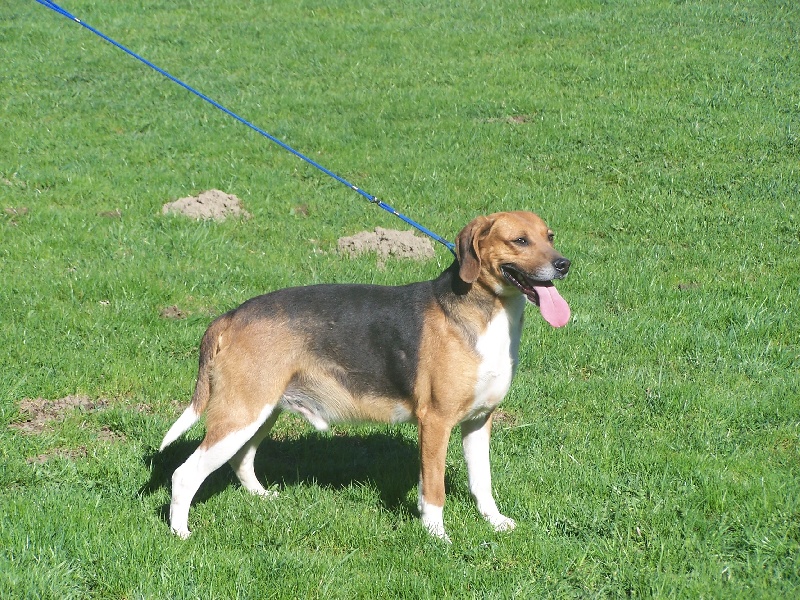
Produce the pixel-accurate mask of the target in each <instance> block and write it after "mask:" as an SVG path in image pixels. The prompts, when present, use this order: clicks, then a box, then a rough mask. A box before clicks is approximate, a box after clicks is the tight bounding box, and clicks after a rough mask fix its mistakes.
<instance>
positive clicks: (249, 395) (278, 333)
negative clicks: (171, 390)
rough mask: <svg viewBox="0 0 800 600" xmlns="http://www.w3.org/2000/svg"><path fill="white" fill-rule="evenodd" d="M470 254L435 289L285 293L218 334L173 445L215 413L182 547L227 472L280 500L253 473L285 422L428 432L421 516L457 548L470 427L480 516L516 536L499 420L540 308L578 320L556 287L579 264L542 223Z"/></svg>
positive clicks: (487, 220)
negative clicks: (455, 528) (451, 519)
mask: <svg viewBox="0 0 800 600" xmlns="http://www.w3.org/2000/svg"><path fill="white" fill-rule="evenodd" d="M456 242H457V243H456V250H457V257H458V258H457V260H455V261H454V262H453V264H452V265H451V266H450V267H448V268H447V269H446V270H445V271H444V272H443V273H442V274H441V275H439V277H437V278H436V279H434V280H432V281H423V282H419V283H412V284H410V285H404V286H398V287H389V286H376V285H358V284H352V285H351V284H336V285H314V286H308V287H296V288H289V289H283V290H279V291H276V292H273V293H270V294H266V295H263V296H258V297H256V298H252V299H251V300H248V301H247V302H245V303H244V304H242V305H241V306H240V307H238V308H236V309H235V310H232V311H230V312H228V313H226V314H224V315H222V316H221V317H219V318H217V319H216V320H215V321H214V322H213V323H211V325H210V326H209V328H208V330H207V331H206V333H205V335H204V336H203V340H202V343H201V345H200V367H199V372H198V376H197V385H196V387H195V391H194V396H193V397H192V402H191V404H190V405H189V407H188V408H187V409H186V410H185V411H184V413H183V414H182V415H181V416H180V417H179V418H178V420H177V421H176V422H175V423H174V424H173V425H172V427H171V428H170V430H169V431H168V432H167V434H166V436H165V437H164V441H163V442H162V444H161V450H163V449H164V448H165V447H166V446H168V445H169V444H171V443H172V442H174V441H175V440H176V439H177V438H178V437H179V436H180V435H182V434H183V433H184V432H185V431H186V430H188V429H189V427H191V426H192V425H193V424H194V423H196V422H197V421H198V419H199V418H200V416H201V415H202V414H203V413H205V415H206V435H205V438H204V439H203V441H202V443H201V444H200V446H199V447H198V448H197V450H196V451H195V452H194V453H193V454H192V455H191V456H190V457H189V458H188V459H187V460H186V462H185V463H183V464H182V465H181V466H180V467H178V468H177V469H176V470H175V473H174V474H173V477H172V502H171V504H170V525H171V527H172V530H173V531H174V532H175V533H176V534H177V535H179V536H181V537H183V538H186V537H188V536H189V527H188V519H189V506H190V504H191V502H192V498H193V497H194V495H195V492H197V490H198V488H199V487H200V484H201V483H202V482H203V481H204V480H205V479H206V477H208V475H210V474H211V473H212V472H213V471H214V470H216V469H218V468H219V467H220V466H222V465H223V464H224V463H225V462H228V463H230V464H231V466H232V467H233V469H234V471H235V472H236V475H237V476H238V478H239V480H240V481H241V483H242V485H243V486H244V487H245V488H246V489H247V490H249V491H250V492H253V493H255V494H260V495H262V496H271V495H274V493H271V492H269V491H267V490H266V489H264V487H263V486H262V485H261V483H260V482H259V481H258V479H257V478H256V475H255V472H254V467H253V464H254V458H255V454H256V450H257V449H258V446H259V444H260V443H261V441H262V440H263V439H264V438H265V437H266V435H267V434H268V433H269V431H270V429H271V428H272V426H273V425H274V423H275V421H276V419H277V418H278V415H279V414H280V413H281V412H282V411H284V410H288V411H291V412H294V413H298V414H300V415H302V416H303V417H305V418H306V419H308V421H309V422H310V423H311V424H312V425H313V426H314V427H316V428H317V429H319V430H324V429H327V428H328V425H329V424H330V423H335V422H342V421H350V422H352V421H379V422H388V423H400V422H414V423H416V424H417V427H418V433H419V446H420V484H419V513H420V517H421V519H422V523H423V525H424V526H425V527H426V529H427V530H428V531H429V532H430V533H431V534H433V535H434V536H437V537H439V538H442V539H444V540H449V538H448V536H447V534H446V533H445V528H444V521H443V519H442V508H443V506H444V499H445V486H444V470H445V458H446V453H447V445H448V440H449V438H450V432H451V430H452V429H453V427H455V426H456V425H460V426H461V436H462V443H463V449H464V458H465V460H466V464H467V472H468V478H469V489H470V492H471V494H472V496H473V497H474V498H475V502H476V503H477V507H478V511H479V512H480V514H481V515H483V517H484V518H485V519H486V520H487V521H489V523H491V525H492V526H493V527H494V528H495V530H497V531H502V530H510V529H513V528H514V527H515V526H516V524H515V523H514V521H513V520H512V519H509V518H508V517H506V516H504V515H502V514H501V513H500V511H499V510H498V508H497V505H496V504H495V501H494V498H493V496H492V482H491V473H490V468H489V435H490V430H491V423H492V412H493V411H494V409H495V408H496V407H497V405H498V404H499V403H500V401H501V400H502V399H503V397H504V396H505V395H506V392H507V391H508V389H509V386H510V385H511V379H512V377H513V376H514V372H515V370H516V367H517V354H518V350H519V343H520V334H521V330H522V321H523V311H524V308H525V303H526V301H530V302H532V303H534V304H536V305H538V306H539V310H540V311H541V314H542V316H543V317H544V319H545V320H546V321H547V322H548V323H550V324H551V325H552V326H554V327H561V326H563V325H565V324H566V323H567V322H568V321H569V316H570V311H569V306H568V305H567V303H566V302H565V301H564V300H563V298H562V297H561V296H560V295H559V294H558V292H557V291H556V289H555V287H553V284H552V280H553V279H561V278H563V277H564V276H566V274H567V271H568V270H569V266H570V261H569V260H567V259H566V258H564V257H563V256H562V255H561V254H559V253H558V252H557V251H556V250H555V249H554V248H553V233H552V231H551V230H550V229H548V227H547V225H546V224H545V223H544V221H542V220H541V219H540V218H539V217H537V216H536V215H534V214H533V213H530V212H504V213H495V214H492V215H489V216H488V217H484V216H481V217H477V218H476V219H474V220H473V221H471V222H470V223H469V224H468V225H467V226H466V227H465V228H464V229H463V230H462V231H461V233H459V234H458V239H457V240H456Z"/></svg>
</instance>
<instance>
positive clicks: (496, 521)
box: [486, 513, 517, 532]
mask: <svg viewBox="0 0 800 600" xmlns="http://www.w3.org/2000/svg"><path fill="white" fill-rule="evenodd" d="M486 520H487V521H489V523H491V525H492V527H493V528H494V530H495V531H498V532H499V531H512V530H513V529H514V528H515V527H516V526H517V523H516V521H514V519H509V518H508V517H505V516H503V515H501V514H500V513H498V514H496V515H493V516H491V517H486Z"/></svg>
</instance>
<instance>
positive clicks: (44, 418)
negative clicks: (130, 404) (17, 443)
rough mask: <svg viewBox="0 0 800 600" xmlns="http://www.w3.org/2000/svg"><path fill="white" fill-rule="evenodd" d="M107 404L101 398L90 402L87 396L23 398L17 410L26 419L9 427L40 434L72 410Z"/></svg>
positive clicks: (92, 408) (94, 408) (93, 407)
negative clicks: (48, 398) (46, 398)
mask: <svg viewBox="0 0 800 600" xmlns="http://www.w3.org/2000/svg"><path fill="white" fill-rule="evenodd" d="M107 404H108V403H107V401H106V400H104V399H102V398H101V399H100V400H92V399H91V398H89V397H88V396H67V397H66V398H59V399H58V400H45V399H44V398H36V399H33V400H32V399H30V398H25V399H24V400H22V401H21V402H20V403H19V409H20V411H21V412H22V413H24V414H25V415H26V417H27V418H26V419H25V420H24V421H22V422H19V423H11V424H10V425H9V427H11V428H12V429H17V430H19V431H22V432H23V433H29V434H40V433H43V432H44V431H45V430H46V429H47V427H48V426H49V424H50V422H51V421H61V420H63V419H64V417H65V416H66V415H67V414H68V413H70V412H72V411H73V410H76V409H80V410H84V411H92V410H98V409H101V408H105V407H106V405H107Z"/></svg>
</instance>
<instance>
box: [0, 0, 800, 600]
mask: <svg viewBox="0 0 800 600" xmlns="http://www.w3.org/2000/svg"><path fill="white" fill-rule="evenodd" d="M384 4H385V3H384ZM66 8H67V9H69V10H71V11H72V12H74V13H76V14H77V15H78V16H80V17H81V18H83V19H85V20H86V21H87V22H88V23H90V24H92V25H94V26H95V27H98V28H99V29H101V30H103V31H104V32H105V33H107V34H109V35H111V36H112V37H114V38H116V39H118V40H120V41H121V42H123V43H125V44H127V45H128V46H130V47H131V48H132V49H133V50H135V51H137V52H140V53H142V54H144V55H145V56H147V57H148V58H149V59H151V60H153V61H154V62H156V63H157V64H159V65H160V66H162V67H164V68H166V69H167V70H169V71H170V72H172V73H173V74H175V75H176V76H178V77H181V78H183V79H185V80H186V81H188V82H189V83H190V84H192V85H194V86H196V87H198V88H200V89H201V90H202V91H203V92H204V93H206V94H208V95H210V96H211V97H213V98H215V99H217V100H219V101H221V102H223V103H224V104H226V105H228V106H229V107H230V108H232V109H233V110H235V111H236V112H238V113H240V114H242V116H244V117H245V118H247V119H249V120H251V121H253V122H255V123H257V124H258V125H260V126H262V127H264V128H265V129H267V130H268V131H270V132H271V133H273V134H275V135H277V136H279V137H280V138H281V139H284V140H286V141H287V142H288V143H290V144H292V145H293V146H295V147H297V148H298V149H299V150H301V151H303V152H306V153H308V154H310V155H311V156H312V157H313V158H315V159H316V160H319V161H320V162H322V163H323V164H324V165H325V166H327V167H329V168H331V169H333V170H334V171H336V172H338V173H340V174H342V175H343V176H345V177H347V178H348V179H349V180H351V181H353V183H356V184H357V185H359V186H360V187H362V188H364V189H366V190H368V191H369V192H371V193H373V194H375V195H377V196H378V197H380V198H383V199H385V200H387V201H388V202H389V203H390V204H393V205H394V206H396V207H397V208H398V209H400V210H402V211H404V212H407V213H408V214H409V215H410V216H412V217H414V218H417V219H419V220H420V221H422V222H423V223H424V224H425V225H426V226H428V227H430V228H432V229H433V230H435V231H437V232H438V233H441V234H443V235H445V236H447V237H450V238H452V237H454V236H455V234H456V233H457V231H458V230H459V228H460V227H461V226H463V225H464V224H465V223H466V222H467V221H468V220H470V219H471V218H472V217H473V216H475V215H476V214H480V213H484V212H488V211H495V210H505V209H512V208H525V209H531V210H534V211H536V212H538V213H540V214H541V215H542V216H543V217H545V218H546V219H547V220H548V222H549V223H550V224H551V226H552V227H553V228H554V229H555V231H556V233H557V241H558V246H559V248H560V249H561V250H562V251H563V252H564V254H565V255H567V256H568V257H569V258H571V259H572V260H573V263H574V266H573V269H572V272H571V274H570V277H569V278H568V279H567V280H566V281H564V282H563V283H561V284H560V285H559V288H560V290H561V291H562V293H563V295H564V297H565V298H567V300H568V301H569V302H570V304H571V306H572V310H573V315H574V316H573V320H572V322H571V323H570V324H569V326H567V327H565V328H564V329H561V330H552V329H549V328H547V327H546V325H545V324H544V323H543V321H541V319H539V318H538V316H537V315H536V314H535V311H531V312H530V313H529V318H528V323H527V326H526V330H525V334H524V339H523V350H522V364H521V367H520V371H519V375H518V378H517V379H516V380H515V383H514V386H513V388H512V391H511V393H510V395H509V397H508V399H507V402H506V403H505V405H504V408H503V410H504V413H503V418H502V419H500V422H499V423H498V425H497V427H496V433H495V436H494V441H493V462H494V473H495V481H494V484H495V488H496V493H497V496H498V499H499V501H500V504H501V507H502V509H503V510H504V512H506V513H507V514H509V515H510V516H513V517H514V518H515V519H516V520H517V522H518V523H519V527H518V529H517V530H516V531H515V532H514V533H512V534H510V535H496V534H494V533H492V532H491V531H489V529H488V528H487V527H486V525H485V524H484V523H483V522H481V520H480V519H479V518H478V517H477V515H476V514H475V511H474V508H473V506H472V503H471V501H470V499H469V494H468V492H467V489H466V484H465V480H466V475H465V470H464V466H463V461H462V459H461V457H460V451H459V448H458V440H457V439H455V437H454V439H453V440H452V446H451V449H450V453H449V458H448V487H449V495H448V504H447V507H446V510H445V523H446V524H447V527H448V529H449V532H450V535H451V537H452V538H453V541H454V543H453V545H452V546H451V547H444V546H443V545H441V544H439V543H437V542H436V541H434V540H431V539H429V538H428V537H427V536H426V534H424V533H423V531H422V530H421V527H420V526H419V524H418V523H417V521H416V516H415V508H414V505H415V497H416V477H417V475H416V470H417V462H416V461H417V459H416V447H415V440H414V438H415V434H414V430H413V428H409V427H397V428H391V427H372V428H367V427H337V428H336V429H335V432H334V433H333V434H332V435H327V436H326V435H319V434H316V433H313V432H312V431H311V430H310V428H309V427H307V426H306V425H304V424H303V423H301V422H300V421H295V420H292V419H290V418H287V419H285V420H283V421H281V422H280V423H279V425H278V427H277V429H276V434H275V436H274V439H273V440H271V441H268V442H266V443H265V446H264V449H263V451H262V453H261V455H260V458H259V473H260V475H262V477H263V479H264V480H265V481H268V482H269V483H271V484H273V485H276V486H277V487H278V488H280V490H281V497H280V499H278V500H277V501H274V502H264V501H263V500H260V499H258V498H253V497H250V496H249V495H247V494H246V493H245V492H243V491H242V490H241V489H240V488H239V487H238V486H237V485H236V484H235V483H234V479H233V477H232V475H231V474H230V473H229V472H227V471H226V470H224V469H223V470H221V471H220V472H219V473H218V474H215V475H214V476H213V477H212V478H211V479H210V480H209V482H208V483H207V484H206V486H204V488H203V489H202V490H201V492H200V494H199V497H198V501H197V503H196V505H195V506H194V507H193V509H192V513H191V517H190V525H191V526H192V528H193V529H194V530H195V533H194V535H193V537H192V538H191V539H190V540H188V541H186V542H181V541H179V540H177V539H175V538H174V537H172V536H170V535H169V533H168V527H167V525H166V523H165V521H164V509H165V505H166V503H167V502H168V498H169V489H168V478H169V474H170V472H171V469H173V468H174V467H175V466H176V465H177V464H178V463H179V462H180V461H181V460H182V459H183V458H185V456H187V455H188V454H189V453H190V452H191V451H192V449H193V447H194V445H196V444H197V443H198V440H199V439H200V437H201V436H202V431H201V429H200V428H198V429H195V430H192V432H191V433H190V435H189V436H188V438H187V439H186V440H184V441H182V442H179V443H178V444H176V446H175V447H173V448H170V449H169V450H168V451H167V452H166V453H165V454H164V455H163V456H160V455H157V454H155V449H156V448H157V446H158V443H159V442H160V440H161V436H162V435H163V433H164V431H165V430H166V428H167V427H168V426H169V424H170V423H171V421H172V420H173V419H174V418H175V416H176V415H177V414H178V413H179V411H180V409H181V407H182V406H183V405H184V404H185V403H186V402H187V401H188V398H189V395H190V393H191V389H192V385H193V379H194V374H195V368H196V351H197V344H198V340H199V338H200V336H201V335H202V332H203V330H204V328H205V326H206V325H207V324H208V322H209V321H210V320H211V318H212V317H213V316H214V315H216V314H218V313H219V312H222V311H224V310H227V309H229V308H232V307H233V306H236V305H237V304H238V303H240V302H241V301H242V300H244V299H246V298H248V297H250V296H253V295H255V294H258V293H262V292H264V291H267V290H271V289H275V288H278V287H282V286H286V285H292V284H307V283H314V282H321V281H368V282H370V281H374V282H377V283H386V284H394V283H404V282H408V281H413V280H418V279H423V278H430V277H433V276H434V275H435V274H437V273H438V272H439V271H440V270H441V269H442V268H444V266H446V265H447V263H448V262H449V260H450V255H449V253H447V251H446V250H444V249H440V250H438V251H437V257H436V258H435V259H432V260H430V261H427V262H423V263H411V262H400V261H396V260H389V262H388V264H387V266H386V268H385V269H383V270H381V269H377V268H376V266H375V263H376V261H375V258H374V257H364V258H360V259H355V260H342V258H341V257H339V256H338V255H337V254H336V252H335V243H336V239H337V238H338V237H339V236H341V235H350V234H352V233H354V232H356V231H359V230H362V229H369V228H372V227H374V226H376V225H381V226H386V227H399V226H400V223H399V221H396V220H393V218H392V217H391V216H390V215H387V214H384V213H383V212H382V211H379V210H377V209H375V208H374V207H371V206H369V205H368V204H367V203H365V202H364V201H363V200H362V199H361V198H360V197H359V196H357V195H355V194H353V193H352V192H350V191H348V190H347V189H344V188H343V187H342V186H340V185H339V184H337V183H336V182H333V181H332V180H329V179H328V178H326V177H325V176H324V175H321V174H318V173H316V172H315V171H313V170H311V169H310V168H308V167H306V166H304V165H303V164H302V163H300V162H298V160H297V159H296V158H294V157H292V156H291V155H289V154H287V153H285V152H283V151H281V150H279V149H278V148H277V147H276V146H274V145H272V144H270V143H269V142H267V141H266V140H263V139H261V138H259V137H258V136H256V135H255V134H253V133H252V132H250V131H249V130H247V129H245V128H244V127H242V126H241V125H239V124H237V123H235V122H234V121H233V120H231V119H230V118H228V117H226V116H224V115H223V114H222V113H219V112H217V111H215V110H214V109H212V108H211V107H209V106H208V105H206V104H204V103H202V102H200V101H199V100H198V99H196V98H194V97H193V96H190V95H189V94H187V93H186V92H185V91H183V90H181V89H180V88H178V87H177V86H175V85H173V84H170V83H169V82H167V81H166V80H164V79H163V78H161V77H160V76H158V75H156V74H154V73H150V72H148V71H147V70H145V68H144V67H142V66H141V65H139V64H137V63H135V62H134V61H132V60H131V59H129V58H127V57H125V56H124V55H123V54H121V53H120V52H119V51H117V50H115V49H113V48H112V47H111V46H109V45H108V44H105V43H104V42H102V41H100V40H99V39H97V38H95V37H93V36H91V34H89V33H88V32H86V31H84V30H83V29H81V28H80V27H78V26H77V25H75V24H71V23H69V22H68V21H67V20H65V19H63V18H61V17H58V16H57V15H55V14H54V13H51V12H49V11H46V10H45V9H43V8H42V7H41V6H39V5H38V4H36V3H34V2H26V1H23V0H13V1H12V3H11V5H10V10H7V11H4V14H3V15H1V16H0V59H1V60H2V63H3V64H4V66H5V68H4V69H3V70H2V72H1V73H0V116H1V118H2V123H3V126H2V127H0V147H2V148H3V150H2V152H0V177H2V182H0V209H2V210H3V211H4V212H2V213H0V274H1V275H2V285H1V286H0V510H2V520H0V548H1V549H2V550H0V595H2V596H10V597H58V598H85V597H98V598H106V597H125V598H134V597H147V598H150V597H165V598H166V597H169V598H184V597H186V598H195V597H280V598H283V597H287V598H288V597H320V598H323V597H324V598H329V597H348V598H350V597H437V598H440V597H482V598H485V597H498V598H510V597H524V598H530V597H542V596H545V597H575V596H577V597H583V596H590V597H594V596H599V597H619V596H645V597H684V598H696V597H742V598H756V597H772V598H786V597H793V596H795V595H797V594H798V587H800V569H798V552H799V551H800V505H799V502H800V468H798V459H800V443H799V440H798V435H799V434H800V431H798V428H800V398H799V396H800V374H799V373H798V371H799V370H800V330H799V329H798V326H797V324H798V321H799V320H800V302H798V293H799V292H800V214H799V213H800V204H799V202H798V198H800V175H799V174H798V156H800V145H799V143H798V131H800V75H799V74H800V59H798V54H797V52H796V48H797V47H798V42H800V39H798V26H800V12H798V8H797V7H796V6H795V5H794V4H793V3H781V2H766V1H764V2H749V3H732V2H711V3H707V2H691V1H689V2H666V1H656V2H638V1H637V2H613V1H612V2H597V1H588V0H587V1H578V0H569V1H565V2H559V3H549V2H502V3H495V5H492V4H486V3H478V2H472V1H465V2H460V3H455V4H453V3H449V4H448V3H445V4H442V5H437V4H428V3H424V2H402V3H392V4H390V5H382V4H375V3H371V2H366V1H364V0H349V1H345V2H339V3H333V4H332V3H324V2H301V3H295V2H274V3H270V4H264V3H261V2H239V3H236V4H234V5H232V4H230V3H222V2H218V1H217V0H209V1H206V2H188V3H187V2H182V3H173V2H155V1H142V0H140V1H137V2H128V3H99V2H92V1H89V0H81V1H70V2H68V3H66ZM209 188H219V189H223V190H225V191H226V192H229V193H234V194H236V195H238V196H239V197H240V198H242V199H243V201H244V203H245V205H246V208H247V209H248V211H249V212H251V213H252V214H253V218H252V219H250V220H247V221H239V222H226V223H195V222H190V221H185V220H181V219H179V218H164V217H162V216H161V215H160V209H161V205H162V204H164V203H165V202H168V201H170V200H173V199H175V198H178V197H181V196H186V195H190V194H195V193H198V192H200V191H202V190H205V189H209ZM298 205H304V206H305V207H307V213H308V214H307V216H306V215H305V212H306V211H299V212H298V211H294V210H293V209H294V208H295V207H297V206H298ZM116 210H119V213H120V216H119V217H116V216H113V212H114V211H116ZM108 213H112V216H108ZM171 305H178V306H179V307H180V308H181V309H182V310H184V311H186V312H187V313H188V314H189V317H188V318H187V319H184V320H170V319H164V318H162V317H161V316H160V311H161V309H163V308H164V307H166V306H171ZM70 394H85V395H87V396H89V397H91V398H95V399H100V398H105V399H107V401H108V402H107V407H106V408H105V409H103V410H98V411H91V412H81V411H76V412H71V413H68V414H66V415H65V416H64V417H63V420H61V421H58V422H53V423H51V425H50V426H49V427H48V428H47V429H46V430H45V431H44V432H42V433H41V434H39V435H30V434H24V433H22V432H20V431H19V430H17V429H15V428H12V427H8V425H12V424H14V423H18V422H20V421H22V420H24V418H25V417H24V415H22V414H21V413H20V411H19V403H20V401H21V400H22V399H24V398H37V397H44V398H50V399H56V398H61V397H64V396H67V395H70ZM108 430H111V431H112V432H114V434H115V436H116V437H112V438H111V439H108V438H107V437H104V436H102V435H100V432H102V431H108Z"/></svg>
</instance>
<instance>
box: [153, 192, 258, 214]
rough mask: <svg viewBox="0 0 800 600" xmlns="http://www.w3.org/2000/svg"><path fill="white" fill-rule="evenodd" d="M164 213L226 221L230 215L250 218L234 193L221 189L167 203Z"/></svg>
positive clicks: (163, 209)
mask: <svg viewBox="0 0 800 600" xmlns="http://www.w3.org/2000/svg"><path fill="white" fill-rule="evenodd" d="M161 212H162V214H165V215H168V214H177V215H183V216H185V217H189V218H191V219H198V220H200V219H213V220H215V221H224V220H225V219H227V218H228V217H243V218H245V219H249V218H250V213H248V212H247V211H246V210H244V208H242V203H241V201H240V200H239V198H237V197H236V196H234V195H233V194H226V193H225V192H221V191H220V190H207V191H205V192H201V193H200V195H199V196H188V197H186V198H180V199H178V200H175V202H169V203H167V204H165V205H164V206H163V207H162V209H161Z"/></svg>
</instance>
